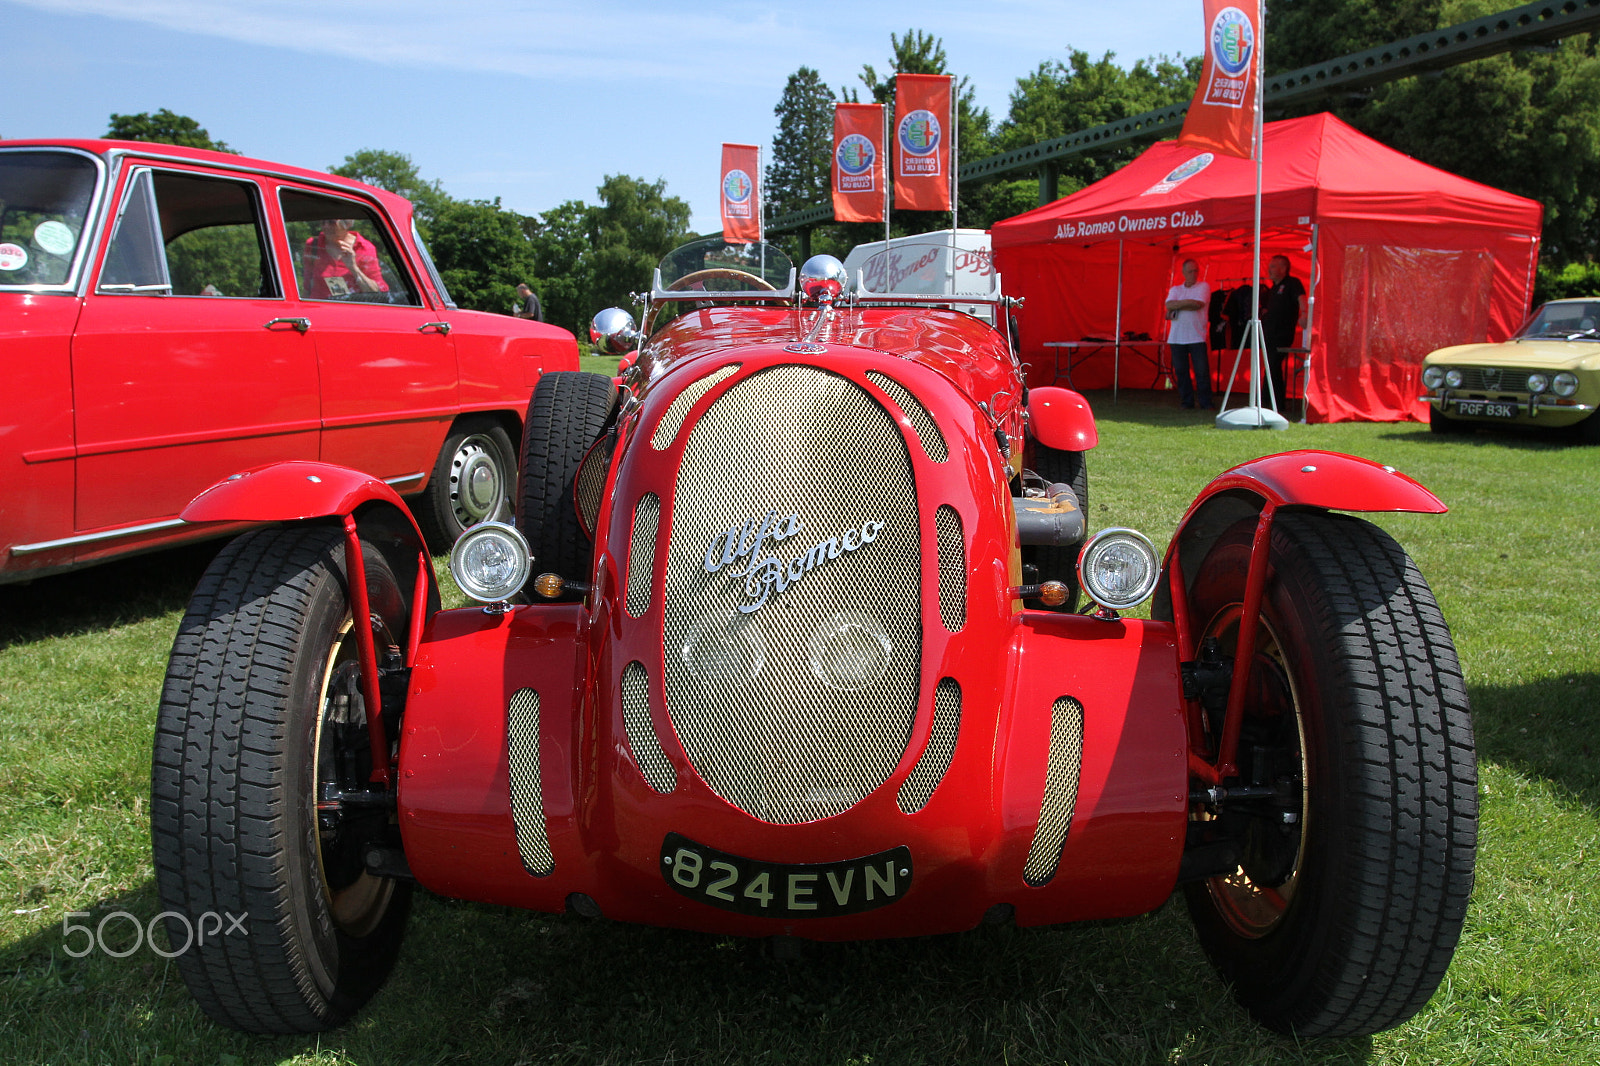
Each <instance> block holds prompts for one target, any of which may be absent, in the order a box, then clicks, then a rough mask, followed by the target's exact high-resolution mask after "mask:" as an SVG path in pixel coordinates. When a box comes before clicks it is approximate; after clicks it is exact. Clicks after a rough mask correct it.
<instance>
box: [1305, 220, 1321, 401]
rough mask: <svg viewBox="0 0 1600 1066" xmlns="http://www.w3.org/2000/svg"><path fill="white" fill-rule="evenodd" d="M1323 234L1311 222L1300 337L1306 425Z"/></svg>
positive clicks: (1315, 224)
mask: <svg viewBox="0 0 1600 1066" xmlns="http://www.w3.org/2000/svg"><path fill="white" fill-rule="evenodd" d="M1319 236H1321V234H1320V232H1319V227H1318V224H1317V223H1315V222H1313V223H1311V277H1310V279H1309V281H1308V283H1307V286H1306V287H1307V288H1308V289H1310V292H1309V294H1308V295H1307V296H1306V331H1305V335H1304V336H1302V337H1301V338H1300V344H1301V345H1302V346H1303V347H1304V348H1305V350H1306V355H1305V360H1306V361H1305V365H1304V368H1303V371H1302V373H1301V375H1300V424H1301V425H1305V423H1306V422H1308V421H1309V420H1310V418H1311V338H1312V337H1313V336H1315V335H1316V332H1317V329H1316V321H1317V319H1316V313H1317V238H1318V237H1319Z"/></svg>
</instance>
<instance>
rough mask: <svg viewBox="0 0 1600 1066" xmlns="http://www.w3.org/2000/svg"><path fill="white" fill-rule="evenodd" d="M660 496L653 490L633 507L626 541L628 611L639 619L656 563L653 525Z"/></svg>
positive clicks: (645, 606) (658, 512)
mask: <svg viewBox="0 0 1600 1066" xmlns="http://www.w3.org/2000/svg"><path fill="white" fill-rule="evenodd" d="M660 521H661V498H660V497H659V496H657V495H656V494H655V493H653V492H647V493H645V494H644V495H643V496H640V497H639V502H638V503H636V504H634V507H633V538H632V539H631V540H630V541H629V542H628V614H629V615H630V616H631V617H633V618H638V617H639V616H640V615H642V614H644V612H645V611H646V610H648V609H649V607H650V572H651V570H653V569H654V568H655V562H656V527H657V524H658V523H659V522H660Z"/></svg>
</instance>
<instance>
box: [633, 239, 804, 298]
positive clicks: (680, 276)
mask: <svg viewBox="0 0 1600 1066" xmlns="http://www.w3.org/2000/svg"><path fill="white" fill-rule="evenodd" d="M657 269H658V270H659V271H660V272H661V285H662V287H663V288H665V289H668V290H671V291H673V292H766V291H771V290H773V289H782V288H785V287H786V286H787V285H788V284H789V273H790V271H791V270H793V269H794V264H793V263H792V262H790V260H789V257H788V256H786V255H784V254H783V252H782V251H780V250H779V249H778V248H777V247H775V246H774V245H771V244H768V243H766V242H765V241H756V242H754V243H751V244H728V243H726V242H725V241H723V239H722V238H721V237H712V238H709V239H707V240H703V241H695V242H694V243H692V244H686V245H684V246H683V247H681V248H676V249H674V250H673V251H671V252H668V253H667V256H666V258H664V259H662V260H661V263H660V265H659V266H658V267H657Z"/></svg>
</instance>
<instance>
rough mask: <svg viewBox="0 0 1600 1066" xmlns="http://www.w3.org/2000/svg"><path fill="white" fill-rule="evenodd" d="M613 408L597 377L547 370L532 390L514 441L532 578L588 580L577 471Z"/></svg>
mask: <svg viewBox="0 0 1600 1066" xmlns="http://www.w3.org/2000/svg"><path fill="white" fill-rule="evenodd" d="M616 406H617V387H616V385H615V383H613V382H612V380H611V379H610V378H608V377H606V376H604V375H602V374H589V373H584V372H581V371H576V370H557V371H551V372H549V373H546V374H544V375H542V376H541V377H540V378H539V384H538V386H537V387H535V388H534V390H533V398H532V400H530V401H529V403H528V417H527V421H526V424H525V426H526V428H525V429H524V432H523V438H522V487H521V491H520V492H519V493H518V497H517V526H518V528H520V529H521V530H522V535H523V536H524V537H526V538H527V541H528V548H529V550H530V551H531V552H532V553H533V559H534V570H535V572H536V573H554V574H560V575H561V576H562V577H564V578H566V579H567V580H569V581H579V582H587V581H588V580H589V570H590V568H591V566H592V565H593V561H594V541H593V540H592V539H591V538H590V536H589V532H588V531H587V530H586V529H584V527H583V522H582V521H581V519H580V517H579V514H578V504H577V491H576V484H577V479H578V469H579V467H581V466H582V465H583V459H584V456H585V455H586V454H587V453H588V451H589V449H590V448H591V447H593V445H594V443H595V442H596V441H597V440H599V438H600V435H601V433H603V432H604V431H605V428H606V425H607V424H608V423H609V422H610V421H611V416H612V412H613V411H614V410H615V409H616Z"/></svg>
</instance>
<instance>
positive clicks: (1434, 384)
mask: <svg viewBox="0 0 1600 1066" xmlns="http://www.w3.org/2000/svg"><path fill="white" fill-rule="evenodd" d="M1443 384H1444V367H1442V366H1425V367H1423V368H1422V387H1423V388H1425V389H1427V390H1429V391H1430V392H1431V391H1434V390H1436V389H1438V388H1439V387H1440V386H1441V385H1443Z"/></svg>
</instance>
